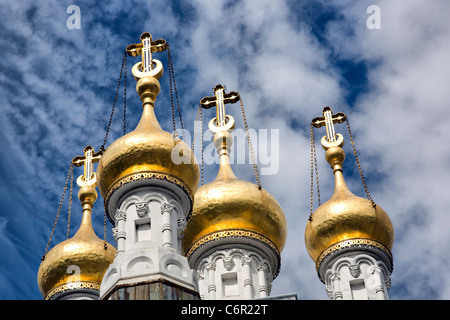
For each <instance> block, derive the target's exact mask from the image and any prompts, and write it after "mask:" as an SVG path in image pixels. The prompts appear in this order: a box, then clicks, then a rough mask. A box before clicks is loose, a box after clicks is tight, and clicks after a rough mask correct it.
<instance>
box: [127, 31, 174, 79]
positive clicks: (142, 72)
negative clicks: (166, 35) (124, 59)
mask: <svg viewBox="0 0 450 320" xmlns="http://www.w3.org/2000/svg"><path fill="white" fill-rule="evenodd" d="M166 49H167V42H166V40H163V39H158V40H155V41H152V35H151V34H150V33H148V32H144V33H143V34H142V35H141V43H137V44H130V45H129V46H128V47H127V53H128V55H129V56H132V57H136V56H139V55H142V62H138V63H136V64H135V65H134V66H133V69H132V70H131V71H132V73H133V76H134V77H135V79H136V81H137V80H139V79H140V78H142V77H145V76H152V77H155V78H157V79H160V78H161V77H162V75H163V72H164V70H163V68H162V63H161V61H159V60H156V59H152V52H162V51H164V50H166ZM154 64H155V65H156V66H155V67H153V65H154Z"/></svg>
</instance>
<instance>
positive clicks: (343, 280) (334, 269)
mask: <svg viewBox="0 0 450 320" xmlns="http://www.w3.org/2000/svg"><path fill="white" fill-rule="evenodd" d="M322 270H324V272H323V273H324V274H323V275H322V279H324V281H325V286H326V290H327V293H328V296H329V297H330V299H333V300H388V299H389V296H388V290H389V288H390V284H391V281H390V276H389V275H390V272H389V271H388V270H389V269H388V268H387V266H386V264H385V263H384V262H383V261H382V260H381V259H379V258H377V257H374V255H371V254H370V253H368V252H361V251H356V252H346V253H343V254H341V255H339V256H338V257H336V258H334V259H332V260H331V261H328V262H327V263H326V265H325V267H324V268H323V269H322Z"/></svg>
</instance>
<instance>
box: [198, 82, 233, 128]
mask: <svg viewBox="0 0 450 320" xmlns="http://www.w3.org/2000/svg"><path fill="white" fill-rule="evenodd" d="M214 93H215V95H214V96H213V97H204V98H203V99H202V100H200V105H201V106H202V107H203V108H205V109H209V108H211V107H212V106H214V105H215V106H216V119H213V120H211V121H214V120H216V121H215V123H213V124H214V125H215V126H216V127H217V128H224V127H225V126H226V125H227V124H228V123H227V121H226V119H227V118H228V119H229V120H231V119H232V117H231V116H227V115H226V113H225V104H227V103H235V102H237V101H239V99H240V96H239V93H238V92H236V91H232V92H230V93H225V86H223V85H221V84H218V85H217V86H215V87H214ZM230 122H231V121H230ZM233 124H234V121H233ZM227 127H228V126H227Z"/></svg>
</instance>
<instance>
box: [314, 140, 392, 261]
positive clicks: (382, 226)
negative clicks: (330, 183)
mask: <svg viewBox="0 0 450 320" xmlns="http://www.w3.org/2000/svg"><path fill="white" fill-rule="evenodd" d="M326 159H327V161H328V162H329V163H330V165H331V166H332V168H333V169H334V175H335V188H334V193H333V196H332V197H331V199H330V200H328V201H327V202H325V203H324V204H322V205H321V206H320V207H319V208H317V210H316V211H315V212H314V213H313V214H312V216H311V219H310V221H308V223H307V225H306V230H305V242H306V249H307V250H308V253H309V255H310V256H311V258H312V259H313V260H314V262H316V267H317V268H318V267H319V264H320V262H321V261H322V259H323V258H324V257H325V256H326V255H328V254H330V253H332V252H334V251H338V250H340V249H343V248H346V247H350V246H355V245H370V246H374V247H377V248H379V249H381V250H384V251H386V252H387V253H388V254H389V255H390V251H391V250H392V246H393V243H394V229H393V226H392V223H391V220H390V219H389V216H388V215H387V213H386V212H385V211H384V210H383V209H382V208H381V207H380V206H379V205H375V206H374V205H372V202H371V201H369V200H368V199H364V198H361V197H357V196H355V195H354V194H353V193H351V192H350V190H349V189H348V187H347V185H346V184H345V181H344V176H343V173H342V163H343V161H344V159H345V153H344V151H343V150H342V149H341V148H340V147H337V146H334V147H331V148H329V149H328V150H327V152H326Z"/></svg>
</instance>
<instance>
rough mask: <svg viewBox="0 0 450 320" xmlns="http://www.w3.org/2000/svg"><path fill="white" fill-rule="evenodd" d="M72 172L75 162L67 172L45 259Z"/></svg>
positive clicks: (43, 257)
mask: <svg viewBox="0 0 450 320" xmlns="http://www.w3.org/2000/svg"><path fill="white" fill-rule="evenodd" d="M72 172H73V163H72V162H70V167H69V172H68V173H67V178H66V183H65V184H64V189H63V194H62V196H61V200H60V202H59V207H58V211H57V212H56V217H55V222H54V223H53V228H52V232H51V233H50V238H49V239H48V242H47V247H46V248H45V252H44V255H43V256H42V258H41V260H44V259H45V256H46V255H47V252H48V248H49V246H50V242H51V241H52V238H53V233H54V232H55V227H56V223H57V222H58V218H59V214H60V213H61V207H62V204H63V201H64V197H65V195H66V190H67V183H68V182H69V178H70V175H71V174H72Z"/></svg>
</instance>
